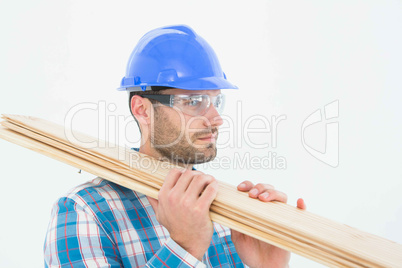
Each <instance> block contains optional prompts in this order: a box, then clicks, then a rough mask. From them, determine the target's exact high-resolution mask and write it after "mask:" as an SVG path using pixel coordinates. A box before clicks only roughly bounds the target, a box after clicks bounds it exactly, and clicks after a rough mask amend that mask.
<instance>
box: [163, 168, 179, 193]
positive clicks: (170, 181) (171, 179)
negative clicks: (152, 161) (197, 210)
mask: <svg viewBox="0 0 402 268" xmlns="http://www.w3.org/2000/svg"><path fill="white" fill-rule="evenodd" d="M181 175H182V171H181V170H179V169H177V168H173V169H171V170H170V171H169V173H168V174H167V176H166V178H165V181H164V182H163V185H162V188H161V190H162V189H166V190H170V189H172V188H173V187H174V186H175V185H176V183H177V181H178V179H179V178H180V176H181Z"/></svg>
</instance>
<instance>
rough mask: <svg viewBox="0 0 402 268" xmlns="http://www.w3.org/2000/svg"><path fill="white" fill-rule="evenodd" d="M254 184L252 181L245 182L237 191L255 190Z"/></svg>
mask: <svg viewBox="0 0 402 268" xmlns="http://www.w3.org/2000/svg"><path fill="white" fill-rule="evenodd" d="M253 186H254V184H253V183H252V182H251V181H243V182H242V183H240V184H239V185H238V186H237V190H239V191H242V192H247V191H250V189H251V188H253Z"/></svg>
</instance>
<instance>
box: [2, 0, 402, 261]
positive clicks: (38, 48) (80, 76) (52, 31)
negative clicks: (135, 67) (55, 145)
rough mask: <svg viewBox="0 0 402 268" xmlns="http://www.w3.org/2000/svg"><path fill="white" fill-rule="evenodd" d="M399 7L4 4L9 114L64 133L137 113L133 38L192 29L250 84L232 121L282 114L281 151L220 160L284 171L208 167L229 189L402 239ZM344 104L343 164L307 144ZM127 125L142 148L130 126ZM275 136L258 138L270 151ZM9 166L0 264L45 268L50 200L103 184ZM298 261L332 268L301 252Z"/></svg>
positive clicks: (23, 162)
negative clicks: (324, 114) (300, 205)
mask: <svg viewBox="0 0 402 268" xmlns="http://www.w3.org/2000/svg"><path fill="white" fill-rule="evenodd" d="M401 11H402V3H401V1H331V2H330V1H198V2H194V1H141V2H137V1H93V0H91V1H89V0H86V1H50V0H49V1H44V0H42V1H41V0H37V1H27V0H26V1H1V2H0V22H1V23H0V29H1V32H0V33H1V42H0V55H1V57H0V59H1V60H0V90H1V95H0V113H5V114H23V115H31V116H37V117H41V118H44V119H48V120H51V121H54V122H57V123H59V124H63V123H64V118H65V116H66V115H67V114H68V112H69V110H70V109H71V108H72V107H74V106H75V105H77V104H82V103H93V104H95V105H98V104H99V103H100V102H101V103H102V102H103V103H105V104H106V105H109V104H112V105H113V104H114V105H116V107H117V109H116V110H113V111H109V110H108V111H107V115H110V116H111V117H114V118H116V117H117V116H124V117H128V116H129V110H128V107H127V106H128V105H127V96H126V93H124V92H118V91H116V88H117V87H118V86H119V83H120V80H121V78H122V77H123V76H124V74H125V66H126V63H127V59H128V57H129V55H130V53H131V51H132V49H133V47H134V46H135V44H136V42H137V41H138V40H139V38H140V37H141V36H142V35H143V34H145V33H146V32H147V31H149V30H151V29H153V28H156V27H160V26H164V25H170V24H177V23H184V24H188V25H190V26H191V27H192V28H193V29H194V30H196V31H197V32H198V33H199V34H200V35H201V36H203V37H204V38H205V39H206V40H207V41H208V42H209V43H210V44H211V45H212V47H213V48H214V49H215V51H216V53H217V55H218V57H219V59H220V62H221V65H222V68H223V70H224V71H225V73H226V75H227V77H228V80H230V81H231V82H233V83H234V84H236V85H237V86H239V88H240V90H239V91H237V92H234V91H227V92H226V93H227V96H228V102H229V103H228V105H227V109H226V112H225V114H226V115H228V116H231V117H234V116H235V115H236V113H237V111H238V109H237V108H236V105H238V103H239V102H240V103H241V107H242V112H241V114H242V117H243V124H244V121H246V119H247V118H251V117H252V116H255V115H257V114H258V115H261V116H264V117H266V118H268V119H270V118H271V116H273V115H274V116H280V115H286V120H283V121H281V122H280V123H279V125H278V129H277V146H276V148H272V146H270V147H268V148H265V149H255V148H253V147H255V146H253V145H252V144H246V143H245V142H244V137H240V140H241V141H242V142H241V144H240V142H235V146H233V148H222V149H221V150H220V153H219V157H225V156H226V157H229V158H232V159H233V157H234V155H235V154H236V153H237V154H239V155H242V154H244V153H247V152H248V153H250V154H251V155H252V156H255V157H264V156H266V155H267V152H269V151H270V152H275V153H276V154H277V156H281V157H283V158H284V159H286V169H282V170H281V169H274V168H265V169H262V168H254V169H252V168H243V169H239V168H222V169H216V168H210V166H203V167H200V169H204V170H205V171H206V172H209V173H211V174H214V175H215V176H216V177H217V178H218V179H220V180H224V181H227V182H229V183H232V184H238V183H239V182H240V181H242V180H244V179H249V180H252V181H254V182H263V183H270V184H273V185H275V186H276V187H277V188H278V189H280V190H282V191H284V192H286V193H287V194H288V196H289V203H290V204H292V205H295V202H296V199H297V198H298V197H303V198H304V199H305V200H306V202H307V204H308V209H309V210H310V211H311V212H314V213H316V214H319V215H321V216H324V217H327V218H330V219H333V220H336V221H338V222H342V223H345V224H348V225H350V226H353V227H356V228H358V229H361V230H364V231H367V232H370V233H373V234H376V235H380V236H382V237H385V238H388V239H391V240H394V241H397V242H398V243H402V231H401V228H400V227H401V226H402V195H401V193H400V192H401V189H402V180H401V179H402V171H401V165H400V162H401V158H402V142H401V137H402V119H401V115H402V108H401V107H402V106H401V105H400V102H401V100H402V93H401V89H402V88H401V87H402V79H401V72H402V52H401V51H402V50H401V47H402V35H401V29H402V13H401ZM336 100H338V101H339V118H336V119H335V120H333V121H334V122H338V123H339V165H338V167H336V168H333V167H330V166H328V165H326V164H324V163H323V162H321V161H318V160H317V159H315V158H314V157H312V156H311V155H310V154H309V153H308V152H307V151H306V150H305V149H304V148H303V146H302V143H301V125H302V123H303V121H304V120H305V119H306V118H307V117H308V116H309V115H310V114H311V113H313V112H314V111H316V110H317V109H322V108H323V107H324V106H325V105H327V104H328V103H330V102H332V101H336ZM98 112H99V110H98V111H96V110H92V111H91V110H86V111H82V112H80V113H77V114H76V116H75V117H74V120H73V124H72V127H73V128H74V129H77V130H79V131H82V132H86V133H89V134H91V135H94V136H96V135H98V133H100V134H99V137H100V138H108V137H107V136H105V135H104V131H103V132H102V130H100V131H99V130H98V121H99V119H98ZM235 119H238V118H235ZM254 123H255V125H254V127H261V126H262V125H261V121H260V122H258V121H255V122H254ZM107 126H108V128H109V131H110V132H111V133H115V132H113V131H114V130H116V129H119V128H118V127H116V126H113V124H112V123H110V124H109V125H107ZM237 127H238V128H240V129H241V127H242V126H241V125H238V126H237ZM121 129H123V130H125V131H126V133H127V137H128V138H129V139H130V140H131V141H132V144H134V145H135V141H138V139H139V138H138V132H137V131H136V130H135V127H134V124H128V125H123V126H122V127H121V126H120V130H121ZM253 135H254V136H253ZM271 135H272V134H270V133H260V134H251V136H250V137H249V138H250V139H251V140H252V141H253V142H254V143H258V144H261V143H265V142H270V141H271V137H272V136H271ZM115 136H116V137H121V136H124V135H122V132H121V131H120V133H116V134H115ZM112 137H113V136H112V135H110V136H109V139H110V138H112ZM224 137H225V136H224V135H222V139H224ZM306 141H307V142H308V144H309V145H310V146H311V147H314V148H316V149H319V148H321V150H323V148H325V147H324V145H325V122H323V123H322V124H316V125H315V126H314V127H311V128H310V129H309V130H308V131H307V130H306ZM116 142H118V143H120V144H123V145H126V143H125V142H124V140H122V139H121V138H120V139H119V140H116ZM0 165H1V173H0V177H1V195H0V204H1V208H2V209H1V221H0V226H1V228H0V229H1V232H0V266H1V267H27V266H29V267H41V266H43V257H42V256H43V255H42V254H43V253H42V247H43V241H44V237H45V233H46V228H47V224H48V219H49V215H50V210H51V207H52V204H53V202H54V201H55V200H56V199H57V198H58V197H59V196H61V195H62V194H63V193H65V192H67V191H68V190H69V189H70V188H71V187H74V186H75V185H77V184H80V183H83V182H84V181H86V180H89V179H91V178H93V177H94V176H93V175H91V174H88V173H85V172H83V173H82V174H79V173H78V170H77V169H76V168H72V167H70V166H68V165H66V164H63V163H60V162H58V161H55V160H53V159H50V158H47V157H45V156H42V155H40V154H39V153H36V152H32V151H30V150H28V149H25V148H22V147H19V146H17V145H14V144H11V143H9V142H6V141H4V140H0ZM261 213H263V212H261ZM291 266H292V267H322V265H320V264H317V263H314V262H312V261H309V260H307V259H305V258H302V257H299V256H296V255H293V257H292V261H291Z"/></svg>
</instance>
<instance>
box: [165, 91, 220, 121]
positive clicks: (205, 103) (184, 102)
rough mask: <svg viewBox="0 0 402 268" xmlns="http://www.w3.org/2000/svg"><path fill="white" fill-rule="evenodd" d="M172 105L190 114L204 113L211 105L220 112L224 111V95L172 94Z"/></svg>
mask: <svg viewBox="0 0 402 268" xmlns="http://www.w3.org/2000/svg"><path fill="white" fill-rule="evenodd" d="M171 96H172V97H171V103H170V107H176V108H178V109H179V110H181V111H182V112H183V113H185V114H188V115H194V116H195V115H204V114H205V113H206V112H207V110H208V108H209V106H210V105H211V103H212V105H213V106H214V107H215V109H216V110H217V112H218V113H219V114H221V113H222V111H223V105H224V95H222V94H219V95H217V96H213V97H211V96H209V95H171Z"/></svg>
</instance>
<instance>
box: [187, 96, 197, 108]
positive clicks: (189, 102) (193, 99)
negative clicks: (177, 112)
mask: <svg viewBox="0 0 402 268" xmlns="http://www.w3.org/2000/svg"><path fill="white" fill-rule="evenodd" d="M201 102H202V97H200V96H195V97H189V98H186V99H183V105H185V106H190V107H195V106H199V105H200V104H201Z"/></svg>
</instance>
